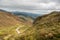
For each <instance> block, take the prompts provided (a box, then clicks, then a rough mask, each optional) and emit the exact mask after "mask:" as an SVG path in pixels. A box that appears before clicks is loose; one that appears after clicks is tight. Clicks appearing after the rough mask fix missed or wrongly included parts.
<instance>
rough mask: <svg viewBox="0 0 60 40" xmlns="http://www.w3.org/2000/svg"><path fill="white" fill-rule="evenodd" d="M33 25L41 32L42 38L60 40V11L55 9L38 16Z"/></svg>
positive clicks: (43, 39) (44, 39)
mask: <svg viewBox="0 0 60 40" xmlns="http://www.w3.org/2000/svg"><path fill="white" fill-rule="evenodd" d="M33 26H34V27H35V28H36V30H37V31H38V32H39V33H38V34H39V35H40V36H38V37H40V39H42V40H60V12H57V11H54V12H51V13H50V14H47V15H43V16H40V17H38V18H36V20H35V21H34V23H33Z"/></svg>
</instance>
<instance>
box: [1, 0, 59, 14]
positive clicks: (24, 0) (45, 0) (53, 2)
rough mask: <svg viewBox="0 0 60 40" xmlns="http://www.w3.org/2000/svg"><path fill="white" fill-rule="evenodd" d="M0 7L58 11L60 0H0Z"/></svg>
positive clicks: (11, 9) (37, 11) (43, 11)
mask: <svg viewBox="0 0 60 40" xmlns="http://www.w3.org/2000/svg"><path fill="white" fill-rule="evenodd" d="M0 9H4V10H8V11H22V12H32V13H42V14H47V13H48V12H51V11H55V10H56V11H60V0H0Z"/></svg>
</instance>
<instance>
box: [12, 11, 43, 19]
mask: <svg viewBox="0 0 60 40" xmlns="http://www.w3.org/2000/svg"><path fill="white" fill-rule="evenodd" d="M12 13H13V14H15V15H17V16H20V15H22V16H25V17H30V18H32V19H35V18H36V17H38V16H40V15H42V14H34V13H29V12H18V11H17V12H12Z"/></svg>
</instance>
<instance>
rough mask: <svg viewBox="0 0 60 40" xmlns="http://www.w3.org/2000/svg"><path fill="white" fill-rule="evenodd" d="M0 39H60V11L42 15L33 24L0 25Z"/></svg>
mask: <svg viewBox="0 0 60 40" xmlns="http://www.w3.org/2000/svg"><path fill="white" fill-rule="evenodd" d="M0 40H60V12H52V13H50V14H47V15H43V16H40V17H38V18H36V20H35V21H34V22H33V24H31V25H30V24H27V23H23V22H22V24H16V25H15V26H8V27H6V26H5V27H0Z"/></svg>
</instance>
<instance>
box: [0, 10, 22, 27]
mask: <svg viewBox="0 0 60 40" xmlns="http://www.w3.org/2000/svg"><path fill="white" fill-rule="evenodd" d="M21 23H23V20H22V19H20V18H19V17H17V16H15V15H12V14H11V13H10V12H5V11H0V27H8V26H15V25H17V24H21Z"/></svg>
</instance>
